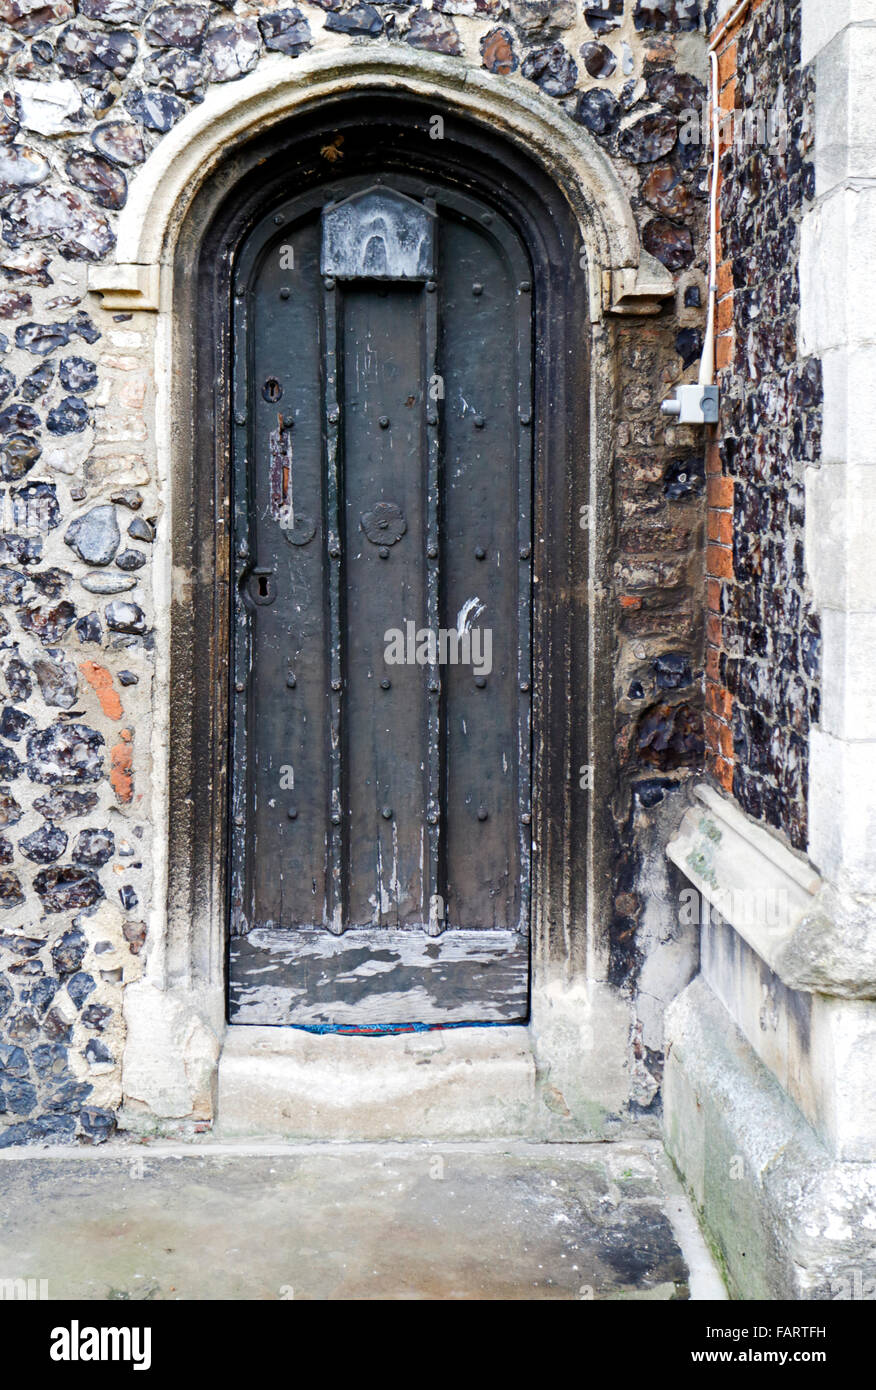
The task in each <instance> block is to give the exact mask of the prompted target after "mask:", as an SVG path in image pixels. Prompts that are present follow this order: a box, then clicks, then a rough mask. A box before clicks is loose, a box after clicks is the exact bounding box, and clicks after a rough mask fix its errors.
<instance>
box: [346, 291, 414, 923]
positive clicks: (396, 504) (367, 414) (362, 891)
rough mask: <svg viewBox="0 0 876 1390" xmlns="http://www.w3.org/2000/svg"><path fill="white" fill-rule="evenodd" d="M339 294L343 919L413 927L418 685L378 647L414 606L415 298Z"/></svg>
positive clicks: (407, 667)
mask: <svg viewBox="0 0 876 1390" xmlns="http://www.w3.org/2000/svg"><path fill="white" fill-rule="evenodd" d="M342 293H343V306H344V307H343V346H342V358H343V416H344V423H343V454H344V468H343V474H344V523H343V524H344V528H345V530H344V547H345V554H346V560H345V570H344V587H343V593H344V631H345V634H346V654H347V659H346V665H345V682H346V694H345V702H346V704H345V711H346V735H345V737H344V740H343V752H344V786H345V794H346V814H347V820H348V825H349V841H348V851H347V854H348V859H347V862H348V892H349V912H348V921H349V924H350V925H356V926H365V925H371V924H373V925H379V924H382V925H386V926H398V925H419V926H421V925H422V924H423V922H424V920H427V918H426V917H425V914H427V912H428V904H427V903H424V898H425V892H424V884H425V868H426V866H425V858H426V794H425V785H426V776H427V773H426V762H427V754H426V738H425V730H426V710H425V698H424V696H425V684H426V680H425V673H424V670H423V667H422V666H421V665H418V664H416V663H412V664H389V665H388V664H386V662H385V646H386V634H387V633H388V632H390V631H392V630H398V631H400V632H405V631H406V628H407V624H409V623H410V624H412V625H413V627H414V628H415V629H420V628H422V626H423V623H424V619H425V610H426V599H425V563H424V560H425V548H426V547H425V495H426V467H425V439H424V434H425V419H424V412H423V394H424V391H423V368H424V335H423V308H422V300H423V290H422V286H420V285H415V286H407V285H400V284H392V285H381V284H379V283H375V282H368V281H355V282H352V283H351V284H349V285H347V286H345V288H344V289H343V292H342Z"/></svg>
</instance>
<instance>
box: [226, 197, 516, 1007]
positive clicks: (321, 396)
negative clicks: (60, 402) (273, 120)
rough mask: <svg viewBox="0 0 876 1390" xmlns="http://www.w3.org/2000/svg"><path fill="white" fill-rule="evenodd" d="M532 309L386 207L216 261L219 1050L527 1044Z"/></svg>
mask: <svg viewBox="0 0 876 1390" xmlns="http://www.w3.org/2000/svg"><path fill="white" fill-rule="evenodd" d="M532 299H533V295H532V286H531V270H530V268H529V263H528V259H527V256H526V254H525V251H524V249H523V247H522V245H521V243H520V241H519V239H518V237H517V235H516V234H515V233H514V231H513V230H512V229H511V227H510V226H509V225H508V224H507V222H506V221H505V220H504V219H503V218H502V217H501V216H499V215H498V214H497V213H495V212H494V211H491V210H490V209H489V208H487V207H486V206H483V205H481V204H480V203H478V202H477V201H475V200H473V199H472V198H470V197H468V196H463V195H461V194H459V193H456V192H450V191H446V190H443V189H441V188H437V187H434V186H431V187H430V186H426V185H425V184H423V185H422V186H421V185H420V183H418V181H417V180H416V179H415V178H413V177H411V178H407V177H405V178H400V177H396V176H394V177H393V178H392V179H389V178H387V180H386V181H385V182H384V181H382V180H380V179H378V180H376V181H375V180H373V179H372V180H371V181H370V184H369V183H368V181H366V180H359V181H358V182H356V181H351V182H350V183H349V184H348V185H346V186H345V187H340V188H336V189H334V190H333V196H332V197H329V198H328V199H327V198H326V195H325V194H324V193H321V192H317V191H314V192H312V193H310V194H305V195H301V196H299V197H297V198H295V199H291V200H290V201H289V203H288V204H287V205H285V206H283V207H281V208H279V209H275V210H273V211H272V212H271V213H270V214H268V215H267V216H266V217H265V218H264V219H263V221H262V222H261V223H260V224H259V225H258V226H257V227H255V228H254V229H253V231H252V232H251V234H250V235H249V237H248V239H247V241H246V243H245V244H244V246H243V247H242V249H241V252H240V255H239V257H238V261H237V265H236V269H235V282H234V301H233V312H232V349H233V357H234V381H233V403H232V412H233V432H234V441H235V443H234V470H233V473H234V536H233V547H234V556H235V587H234V615H233V632H234V642H233V651H232V653H231V663H230V664H231V672H230V676H231V684H232V701H231V707H232V711H233V728H232V740H231V761H232V767H231V788H232V796H231V826H230V854H231V865H232V869H231V939H230V967H229V984H230V988H229V995H230V1017H231V1019H232V1021H234V1022H236V1023H269V1024H296V1025H306V1026H308V1025H309V1026H314V1025H329V1026H332V1025H334V1026H353V1027H357V1026H358V1027H363V1028H370V1027H373V1026H375V1025H376V1026H381V1025H391V1024H405V1023H424V1024H437V1023H468V1022H471V1023H474V1022H488V1021H511V1020H522V1019H524V1018H525V1017H526V1015H527V1009H528V981H529V949H528V937H529V912H530V893H529V882H530V859H531V771H530V728H531V698H532V696H531V680H532V676H531V605H532V573H531V570H532V535H531V499H532V458H533V447H532V437H533V400H532V372H531V344H532V331H533V305H532Z"/></svg>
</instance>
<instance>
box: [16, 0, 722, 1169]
mask: <svg viewBox="0 0 876 1390" xmlns="http://www.w3.org/2000/svg"><path fill="white" fill-rule="evenodd" d="M0 19H2V21H3V30H2V33H0V54H2V68H3V71H2V86H3V91H4V95H3V101H2V114H0V124H2V129H0V139H2V141H3V144H2V146H0V220H2V239H0V275H2V277H3V286H2V289H0V317H2V319H3V320H4V322H3V324H2V338H0V347H2V368H0V396H2V399H0V472H2V476H3V496H2V499H0V500H2V505H3V507H4V509H5V510H4V513H3V525H2V527H0V546H2V555H0V586H2V589H0V596H2V600H3V610H2V615H0V625H2V626H0V677H2V682H3V687H2V697H3V707H2V711H0V780H2V785H0V819H2V822H3V827H2V838H0V858H2V862H3V867H2V871H0V923H2V925H0V1145H9V1144H19V1143H43V1142H63V1141H67V1140H72V1139H75V1138H80V1139H85V1140H91V1141H96V1140H101V1139H103V1138H105V1137H106V1136H107V1135H108V1134H110V1133H111V1132H112V1130H113V1127H114V1123H115V1113H116V1111H117V1108H118V1106H119V1103H120V1100H121V1056H122V1048H123V1045H124V1028H123V1022H122V1015H121V1000H122V992H123V989H124V987H125V985H126V984H128V983H130V982H132V981H134V980H136V979H137V978H138V976H139V974H140V970H141V966H142V961H143V959H144V952H148V951H149V950H150V949H155V943H151V942H150V941H149V940H148V939H147V932H146V925H145V924H146V921H147V919H148V911H149V908H150V905H151V883H152V875H153V867H154V858H153V846H152V844H151V840H150V835H151V827H150V824H149V815H148V805H149V802H148V795H149V789H150V778H151V761H150V760H151V756H152V750H151V747H150V738H151V732H152V731H151V721H150V682H151V680H152V677H153V673H154V663H155V660H156V654H157V652H158V651H159V650H160V645H161V643H162V642H163V641H164V640H165V637H166V633H165V632H164V630H163V628H162V624H164V623H166V617H167V615H166V612H164V611H163V610H162V609H161V607H160V606H158V607H156V604H155V602H154V600H153V595H152V590H151V566H150V554H151V548H152V544H153V541H154V538H155V534H156V527H160V526H161V525H162V520H163V515H164V506H165V501H166V499H165V497H164V496H163V494H162V492H161V489H160V487H159V486H158V482H157V474H156V469H155V457H154V441H153V440H152V438H151V436H150V432H149V428H148V425H147V423H146V417H145V416H144V407H145V406H146V405H147V404H149V403H150V402H151V399H152V392H153V386H154V383H153V382H152V380H151V359H150V352H151V344H150V339H149V333H148V331H147V330H144V327H143V326H142V323H141V321H140V320H139V319H133V320H132V319H131V316H130V315H127V314H124V313H111V312H107V311H105V310H104V309H103V308H102V307H101V305H100V303H99V301H98V300H97V298H96V297H93V296H87V294H86V289H85V281H86V272H87V268H88V265H89V263H93V262H95V261H99V260H101V259H105V258H107V257H108V255H109V254H110V253H111V250H112V247H113V244H114V231H113V228H114V223H115V219H116V214H117V213H118V211H119V209H120V208H121V207H123V206H124V204H125V201H126V197H127V192H128V186H129V183H130V181H131V180H132V179H134V178H136V175H137V170H138V168H139V167H140V166H141V165H142V164H143V162H144V160H145V159H146V158H147V157H148V155H149V152H150V151H151V150H152V149H153V148H154V147H155V146H156V145H157V144H158V143H159V142H160V141H161V139H162V137H163V135H164V134H165V133H166V132H167V131H169V130H170V129H171V128H173V127H174V126H175V125H176V124H177V123H178V122H179V121H180V120H182V119H184V117H185V115H186V112H187V111H189V110H191V109H193V108H194V107H195V105H196V104H197V103H198V102H199V101H200V100H201V99H202V97H203V95H204V93H205V91H206V90H207V89H208V88H209V87H210V86H211V85H213V84H216V83H230V82H234V81H235V80H236V79H238V78H240V77H242V76H244V75H246V74H247V73H249V72H251V71H253V69H254V68H255V67H256V66H257V65H258V64H259V63H261V62H263V61H265V60H266V58H268V57H271V56H273V57H274V59H275V60H276V55H277V54H280V55H286V58H288V59H289V60H290V62H292V61H294V58H295V56H296V55H298V54H300V53H302V52H304V51H307V50H310V49H319V48H326V49H331V48H333V47H334V48H338V47H342V46H347V45H370V44H384V45H387V44H389V45H405V46H406V48H407V50H408V51H409V50H410V49H411V48H413V49H414V50H416V49H423V50H428V51H433V52H439V53H442V54H447V55H451V56H453V57H456V58H458V61H459V62H460V64H468V65H471V66H472V67H475V68H477V69H479V70H486V71H487V72H489V73H492V74H494V75H495V76H496V79H497V81H499V80H505V79H508V80H510V81H512V82H515V83H519V84H523V85H524V86H528V85H529V84H536V85H537V86H538V87H539V88H540V89H541V91H542V92H543V93H544V95H545V97H546V98H547V99H548V100H550V101H553V102H556V103H557V106H558V108H561V109H562V110H563V111H564V112H565V113H566V117H567V118H568V121H569V124H570V128H571V129H574V128H575V127H576V125H577V126H578V127H583V128H584V129H586V130H588V131H589V132H590V133H591V134H592V135H593V136H594V137H595V139H596V140H597V141H598V142H599V144H600V145H601V146H602V147H603V148H604V149H605V150H606V151H607V152H608V153H609V155H610V156H611V158H612V159H613V160H614V161H615V163H616V167H617V169H618V171H619V174H620V177H621V178H622V180H623V182H624V184H625V186H626V187H627V189H628V191H629V194H630V198H631V200H632V204H633V207H634V210H635V214H636V217H637V219H638V222H639V226H640V229H641V236H642V243H643V245H644V247H645V249H646V250H647V251H648V252H649V253H650V254H652V255H653V256H655V257H656V258H657V259H658V260H659V261H661V262H662V263H663V264H664V265H665V266H666V267H667V268H668V269H669V270H670V271H671V272H672V273H673V274H674V275H675V276H676V277H677V284H678V295H677V300H676V303H675V306H674V307H673V306H671V305H670V307H669V308H668V309H666V310H665V311H664V312H663V314H662V315H661V316H660V317H659V318H655V319H644V320H643V319H629V320H626V321H624V320H613V321H611V322H609V323H607V324H606V325H605V327H604V328H602V329H600V330H598V331H600V332H606V333H608V334H611V335H614V337H615V339H616V342H615V344H614V347H615V360H616V362H617V375H616V381H615V407H616V417H615V418H616V426H615V429H616V433H615V438H614V446H615V448H614V476H613V478H612V479H611V480H606V485H609V481H610V484H611V486H612V487H613V496H614V522H615V558H616V565H615V575H614V579H615V585H616V600H617V609H616V613H617V622H616V695H617V706H616V721H615V745H614V747H613V748H602V749H595V750H594V757H605V758H610V759H611V760H612V763H613V765H614V766H615V768H616V774H617V775H616V786H617V796H616V800H615V804H614V807H613V812H614V823H615V826H616V845H615V851H616V857H617V878H616V895H615V909H616V915H615V919H614V923H613V927H612V944H613V954H612V970H611V977H612V980H613V982H614V983H615V985H616V986H617V987H618V988H619V989H621V990H623V991H624V993H625V994H627V995H629V996H630V997H631V998H633V997H634V996H635V994H636V980H637V978H638V977H639V975H640V973H641V972H642V971H643V970H648V971H649V980H648V991H647V998H648V1005H647V1009H646V1010H645V1012H644V1013H643V1012H642V1010H640V1011H639V1022H638V1024H637V1025H636V1027H635V1028H634V1029H633V1035H632V1038H631V1047H632V1059H633V1067H632V1070H633V1075H634V1092H633V1095H632V1105H633V1109H634V1110H636V1109H638V1110H646V1111H647V1110H652V1111H653V1109H654V1108H655V1106H656V1105H657V1104H658V1103H659V1101H658V1095H659V1080H660V1065H661V1057H660V1045H661V1042H660V1040H661V1032H660V1022H659V1020H660V1012H661V1009H662V1004H663V1003H664V1002H666V1000H667V999H668V998H670V997H671V996H672V995H673V994H674V993H675V992H677V990H678V989H679V988H681V986H682V985H683V984H684V983H685V982H686V979H687V977H688V974H689V973H690V972H691V970H692V969H693V968H694V963H695V962H694V960H693V959H692V958H691V955H690V950H691V947H690V942H689V941H686V942H685V943H684V950H683V951H682V955H683V956H684V962H683V964H682V966H680V967H679V966H678V964H677V963H676V964H675V965H673V964H672V963H671V962H672V960H673V959H674V958H675V957H674V948H675V944H676V938H677V937H678V938H680V937H681V936H682V935H683V929H682V928H681V927H679V925H678V922H677V904H676V903H675V902H674V900H673V898H672V896H671V894H669V890H668V888H667V889H666V892H667V894H668V897H667V898H666V901H665V902H663V903H662V904H661V903H659V902H658V903H657V904H656V907H655V904H654V902H649V901H648V895H649V894H651V895H652V897H653V892H654V883H653V879H652V878H651V877H650V876H649V875H646V874H645V873H644V870H643V867H642V866H643V863H644V862H645V861H648V862H649V863H652V864H653V861H654V854H653V850H654V844H655V841H659V840H660V838H661V836H664V837H665V831H664V828H663V818H664V817H668V818H669V819H670V820H672V821H673V823H674V822H675V821H676V820H677V819H678V815H680V813H681V801H682V799H683V792H682V791H680V790H679V789H680V788H682V787H683V786H684V784H685V783H686V782H687V781H689V780H690V778H691V777H692V776H693V775H695V774H696V773H697V771H698V770H699V769H700V766H701V760H702V751H703V730H702V711H701V698H700V688H701V676H702V631H701V618H700V614H701V612H702V602H703V600H702V558H701V547H702V531H703V512H702V509H703V505H704V502H703V494H704V488H705V477H704V467H703V456H702V441H701V438H700V436H699V435H698V434H697V433H695V432H694V431H692V430H690V429H686V428H679V427H678V426H676V425H673V424H670V423H667V422H666V421H665V420H664V419H662V418H661V417H660V416H659V414H658V409H659V403H660V401H661V400H662V399H663V398H664V397H665V396H666V395H668V394H669V393H670V391H671V389H672V387H673V385H674V384H676V383H677V382H678V381H679V380H680V379H681V378H682V376H683V374H685V373H686V374H687V375H686V377H685V379H688V380H690V379H692V377H693V375H694V374H695V372H696V365H697V358H698V354H699V350H700V346H701V340H702V326H703V318H704V310H705V302H706V292H705V279H704V276H703V273H702V269H703V266H704V264H705V243H704V236H703V231H704V222H705V217H704V212H705V198H706V181H705V174H704V160H703V153H704V151H703V148H702V145H701V144H700V143H699V142H698V141H697V140H696V139H690V138H686V139H682V138H681V136H682V133H683V132H685V131H687V135H688V137H689V136H690V131H691V128H692V127H695V126H696V121H695V120H693V121H692V120H691V118H690V112H691V111H692V110H693V111H697V110H699V109H700V108H701V105H702V102H703V99H704V93H705V88H704V84H703V81H702V78H703V77H704V75H705V67H704V61H703V53H704V45H703V41H702V37H701V36H700V35H699V34H698V33H697V27H698V24H699V13H698V5H697V3H696V0H654V3H645V0H627V4H626V6H624V4H623V0H601V3H593V4H585V5H583V6H579V5H578V4H576V3H573V0H559V2H558V3H553V4H552V3H548V0H536V3H522V0H510V3H504V0H435V3H434V5H433V6H432V7H431V8H430V9H426V8H418V7H417V6H415V5H410V4H375V5H369V4H351V3H349V0H331V2H330V0H320V2H319V3H317V4H311V3H302V4H301V5H300V6H298V7H294V8H293V7H285V8H283V7H281V8H269V7H268V6H262V5H247V4H245V3H238V4H237V5H235V6H234V7H227V6H224V5H221V4H218V3H210V4H185V5H163V6H158V7H157V8H152V9H150V8H149V7H148V6H147V5H146V4H145V3H142V0H75V2H74V0H50V2H49V3H44V0H0ZM293 70H294V69H293ZM343 157H344V152H343V146H342V145H340V146H338V145H335V146H331V147H327V150H326V153H325V158H326V159H327V160H334V161H342V160H343ZM583 331H585V326H584V325H582V332H583ZM579 443H580V448H581V456H582V460H583V459H584V457H585V456H586V447H585V443H584V441H579ZM582 524H586V518H585V517H582ZM582 717H583V714H582ZM159 752H160V750H159ZM575 771H577V770H575ZM676 807H677V812H676ZM646 878H647V880H648V884H649V886H648V888H647V889H646V888H645V887H644V882H645V879H646ZM655 913H656V915H655ZM685 952H686V953H687V954H685ZM664 959H666V960H669V961H670V964H668V965H666V966H665V967H664V966H663V965H660V964H659V961H662V960H664ZM655 962H658V963H657V964H655Z"/></svg>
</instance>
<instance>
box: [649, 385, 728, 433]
mask: <svg viewBox="0 0 876 1390" xmlns="http://www.w3.org/2000/svg"><path fill="white" fill-rule="evenodd" d="M718 401H719V392H718V388H717V386H676V388H675V397H674V399H671V400H668V401H664V402H663V404H662V406H661V407H660V409H661V410H662V411H663V414H664V415H674V416H675V417H676V419H677V420H678V423H679V424H680V425H717V423H718Z"/></svg>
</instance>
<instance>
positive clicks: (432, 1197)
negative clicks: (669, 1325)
mask: <svg viewBox="0 0 876 1390" xmlns="http://www.w3.org/2000/svg"><path fill="white" fill-rule="evenodd" d="M7 1278H24V1279H27V1278H31V1279H47V1280H48V1295H49V1297H50V1298H55V1299H57V1298H73V1299H107V1298H110V1299H214V1298H233V1299H284V1298H293V1297H294V1298H296V1299H320V1300H322V1299H332V1300H334V1299H581V1298H591V1297H592V1298H598V1299H676V1298H688V1297H693V1298H707V1299H708V1298H722V1297H724V1294H723V1289H722V1287H721V1284H720V1280H719V1279H718V1277H717V1275H716V1273H715V1271H714V1267H713V1266H712V1264H711V1261H710V1259H709V1257H708V1255H707V1253H706V1250H705V1246H704V1245H703V1243H702V1240H701V1237H700V1236H699V1232H698V1231H697V1229H696V1225H695V1222H694V1221H693V1217H692V1214H691V1212H690V1209H689V1207H688V1206H687V1203H686V1202H685V1200H684V1197H683V1196H682V1195H681V1193H680V1190H679V1189H678V1186H677V1184H676V1183H675V1180H674V1178H673V1176H672V1174H671V1172H670V1171H669V1170H668V1167H667V1165H666V1162H665V1159H664V1157H663V1155H662V1153H661V1151H660V1149H659V1146H658V1145H656V1144H653V1145H651V1144H636V1145H626V1144H623V1145H621V1144H614V1145H558V1144H553V1145H532V1144H505V1145H500V1144H494V1145H464V1144H457V1145H409V1146H400V1145H393V1146H389V1145H345V1146H334V1147H331V1146H323V1145H308V1146H290V1145H284V1146H280V1145H273V1146H270V1147H266V1146H261V1147H247V1148H235V1147H232V1146H231V1145H221V1144H215V1143H208V1144H206V1145H204V1144H202V1145H200V1146H198V1147H195V1146H191V1147H187V1146H183V1145H169V1144H158V1143H155V1144H139V1143H138V1144H130V1145H123V1144H114V1145H113V1146H109V1145H107V1146H105V1147H104V1148H102V1149H100V1150H94V1149H86V1150H74V1151H71V1150H58V1149H54V1150H49V1149H43V1150H33V1149H31V1150H4V1151H0V1279H7Z"/></svg>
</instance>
